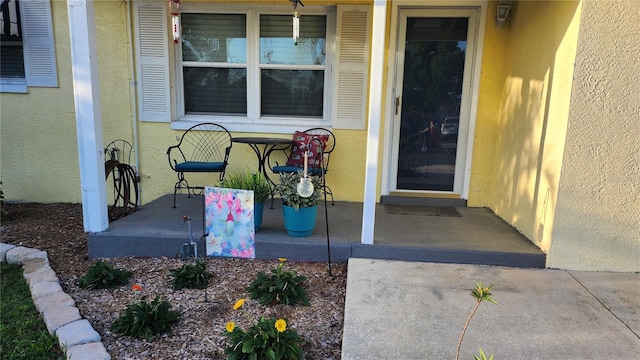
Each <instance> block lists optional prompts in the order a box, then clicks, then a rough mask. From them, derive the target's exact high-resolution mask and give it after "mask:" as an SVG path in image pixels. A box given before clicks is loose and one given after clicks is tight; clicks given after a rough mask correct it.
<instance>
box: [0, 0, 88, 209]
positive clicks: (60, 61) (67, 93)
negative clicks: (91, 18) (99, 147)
mask: <svg viewBox="0 0 640 360" xmlns="http://www.w3.org/2000/svg"><path fill="white" fill-rule="evenodd" d="M51 7H52V18H53V19H52V20H53V24H54V38H55V42H56V61H57V66H58V85H59V87H58V88H34V87H30V88H29V93H28V94H9V93H3V94H1V95H0V109H1V110H0V161H1V165H0V171H1V173H0V180H2V191H3V192H4V195H5V198H6V199H7V200H17V201H35V202H80V200H81V193H80V179H79V164H78V143H77V140H76V122H75V112H74V105H73V104H74V103H73V84H72V79H71V66H70V65H69V64H70V63H71V58H70V42H69V25H68V24H69V22H68V20H67V19H68V17H67V6H66V2H62V1H54V2H52V3H51Z"/></svg>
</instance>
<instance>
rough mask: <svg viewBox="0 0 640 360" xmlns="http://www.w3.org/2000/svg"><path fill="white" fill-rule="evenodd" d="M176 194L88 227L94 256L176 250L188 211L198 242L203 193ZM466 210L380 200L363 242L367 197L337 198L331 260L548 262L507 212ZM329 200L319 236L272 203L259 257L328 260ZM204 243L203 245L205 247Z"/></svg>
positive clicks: (184, 239)
mask: <svg viewBox="0 0 640 360" xmlns="http://www.w3.org/2000/svg"><path fill="white" fill-rule="evenodd" d="M172 201H173V198H172V195H165V196H162V197H160V198H158V199H156V200H154V201H152V202H150V203H148V204H146V205H144V206H142V207H141V208H139V209H138V211H137V212H135V213H133V214H131V215H129V216H126V217H124V218H121V219H118V220H116V221H114V222H112V223H111V224H110V226H109V229H108V230H107V231H104V232H99V233H89V235H88V253H89V257H90V258H108V257H124V256H138V257H157V256H168V257H173V256H176V255H177V254H178V253H179V251H180V249H181V247H182V244H183V243H185V242H187V241H189V238H190V237H189V231H188V226H187V225H186V224H185V223H184V222H183V220H182V217H183V215H188V216H190V217H191V219H192V222H191V224H192V229H193V237H194V239H195V240H196V241H198V243H199V245H198V247H199V249H202V247H201V246H204V245H203V244H202V242H200V241H199V239H200V237H201V235H202V233H203V230H202V229H203V227H202V217H203V216H202V213H203V210H202V209H203V200H202V197H201V196H193V197H191V198H188V197H187V196H186V195H179V197H178V200H177V208H176V209H174V208H172ZM455 209H456V210H457V212H458V213H459V214H460V216H428V215H398V214H387V213H386V212H385V205H383V204H377V205H376V215H375V219H376V220H375V229H374V230H375V235H374V244H373V245H363V244H361V243H360V238H361V225H360V224H361V223H362V203H348V202H336V204H335V205H331V204H329V205H328V206H327V214H328V219H329V221H328V222H329V238H330V244H331V253H330V256H331V261H332V262H344V261H347V260H348V259H349V258H351V257H354V258H375V259H388V260H404V261H423V262H436V263H461V264H484V265H500V266H513V267H533V268H543V267H544V266H545V258H546V255H545V254H544V253H543V252H542V251H541V250H540V249H538V248H537V247H536V246H534V245H533V244H532V243H531V242H530V241H529V240H528V239H526V238H525V237H524V236H522V235H521V234H520V233H518V232H517V231H516V230H515V229H513V228H512V227H511V226H509V225H508V224H506V223H505V222H504V221H503V220H501V219H500V218H498V217H497V216H496V215H495V214H493V213H492V212H491V211H489V210H488V209H484V208H468V207H456V208H455ZM326 229H327V227H326V222H325V209H324V204H322V203H321V205H320V208H319V209H318V219H317V223H316V228H315V231H314V233H313V235H312V236H310V237H306V238H294V237H290V236H288V235H287V233H286V231H285V229H284V227H283V221H282V210H281V207H280V201H279V200H278V199H276V201H275V202H274V209H270V208H269V203H267V204H266V205H265V209H264V218H263V223H262V226H261V228H260V229H259V230H258V232H257V233H256V257H257V258H260V259H275V258H278V257H284V258H287V259H289V260H295V261H327V231H326ZM200 251H202V250H200Z"/></svg>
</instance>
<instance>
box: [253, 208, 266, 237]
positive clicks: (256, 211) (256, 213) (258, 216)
mask: <svg viewBox="0 0 640 360" xmlns="http://www.w3.org/2000/svg"><path fill="white" fill-rule="evenodd" d="M263 211H264V202H259V203H256V202H254V203H253V225H254V229H255V231H256V232H258V229H260V225H262V213H263Z"/></svg>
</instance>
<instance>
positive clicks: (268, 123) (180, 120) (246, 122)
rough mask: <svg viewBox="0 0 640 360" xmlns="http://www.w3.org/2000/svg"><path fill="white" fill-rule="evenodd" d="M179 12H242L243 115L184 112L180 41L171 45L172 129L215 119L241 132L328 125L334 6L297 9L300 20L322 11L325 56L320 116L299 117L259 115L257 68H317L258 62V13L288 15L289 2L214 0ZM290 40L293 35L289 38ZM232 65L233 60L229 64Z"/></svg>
mask: <svg viewBox="0 0 640 360" xmlns="http://www.w3.org/2000/svg"><path fill="white" fill-rule="evenodd" d="M180 10H181V12H182V13H216V14H245V16H246V24H247V33H246V35H247V46H248V49H247V64H246V69H247V116H238V115H214V114H202V115H200V114H198V115H192V114H185V105H184V90H183V89H184V79H183V65H182V45H181V44H180V43H178V44H175V45H174V46H175V47H174V55H175V56H174V58H173V60H174V63H175V67H174V69H175V93H174V96H175V106H176V111H177V113H176V115H177V120H174V121H172V124H171V127H172V128H173V129H186V128H188V127H190V126H191V125H193V124H194V123H201V122H215V123H218V124H221V125H223V126H224V127H226V128H227V129H228V130H230V131H244V132H271V133H292V132H294V131H296V130H300V129H302V128H305V129H306V128H312V127H330V125H331V119H330V117H331V114H332V108H331V106H332V104H333V101H332V100H333V99H332V98H331V96H332V95H331V94H332V91H331V89H332V79H333V63H334V58H335V50H334V48H335V45H334V38H335V31H336V16H335V14H336V10H335V7H312V6H306V7H304V8H301V9H299V13H300V21H301V22H304V17H305V15H326V16H327V33H326V60H325V65H324V66H323V67H324V71H325V73H324V96H323V115H322V118H316V119H314V118H302V117H287V116H260V101H261V97H260V69H262V68H269V69H274V68H286V69H300V70H306V69H310V70H317V69H318V66H317V65H273V64H269V65H265V64H259V46H260V15H262V14H264V15H291V14H292V12H291V6H288V5H287V6H251V5H246V6H224V5H223V6H221V5H215V4H193V3H185V4H183V5H181V7H180ZM292 41H293V39H292ZM229 65H230V66H235V65H236V64H229Z"/></svg>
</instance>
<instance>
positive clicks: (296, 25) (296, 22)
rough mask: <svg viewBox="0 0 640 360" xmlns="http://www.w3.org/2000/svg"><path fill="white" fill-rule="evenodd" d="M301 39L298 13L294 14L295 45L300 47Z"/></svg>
mask: <svg viewBox="0 0 640 360" xmlns="http://www.w3.org/2000/svg"><path fill="white" fill-rule="evenodd" d="M299 37H300V14H299V13H298V11H294V12H293V45H298V38H299Z"/></svg>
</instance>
